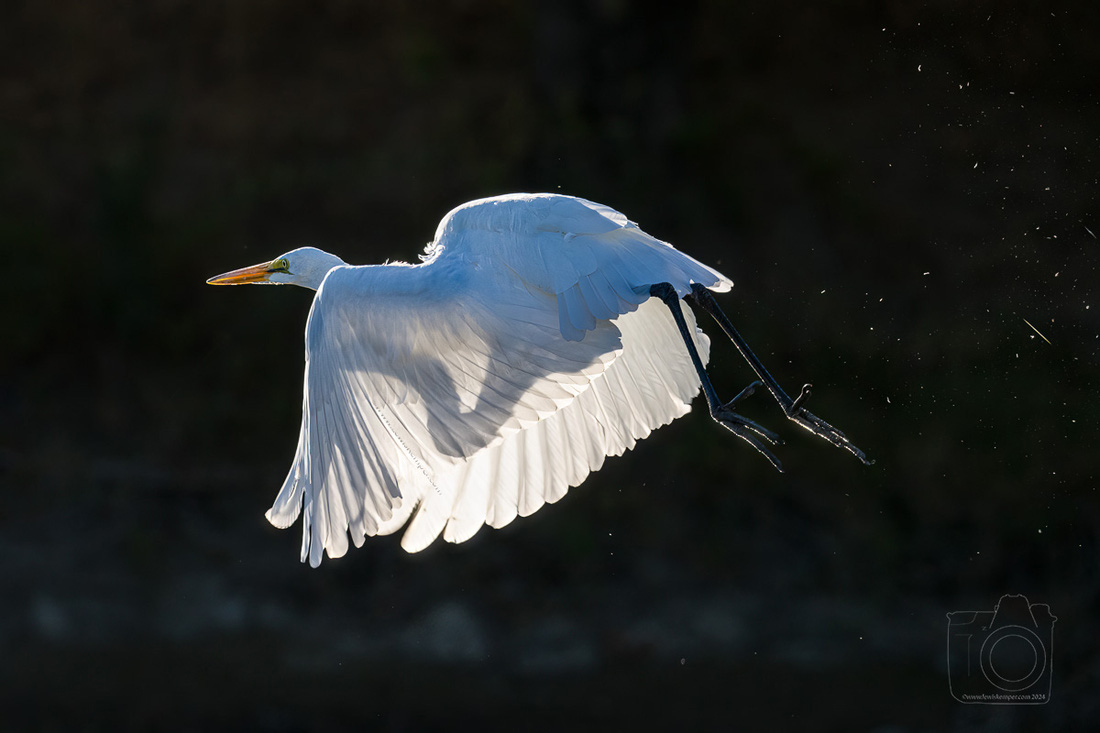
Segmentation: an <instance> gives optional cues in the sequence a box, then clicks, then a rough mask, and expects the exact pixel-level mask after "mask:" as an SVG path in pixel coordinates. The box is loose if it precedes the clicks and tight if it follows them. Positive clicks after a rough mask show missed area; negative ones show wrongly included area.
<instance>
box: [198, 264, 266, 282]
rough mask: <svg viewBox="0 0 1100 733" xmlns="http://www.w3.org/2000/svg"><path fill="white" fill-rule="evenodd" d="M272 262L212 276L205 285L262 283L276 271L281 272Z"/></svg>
mask: <svg viewBox="0 0 1100 733" xmlns="http://www.w3.org/2000/svg"><path fill="white" fill-rule="evenodd" d="M273 264H274V262H264V263H263V264H260V265H252V266H251V267H242V268H241V269H239V270H233V271H232V272H227V273H225V274H223V275H218V276H217V277H212V278H210V279H209V280H207V281H206V284H207V285H247V284H249V283H262V282H267V281H268V279H269V278H270V277H271V276H272V275H273V274H274V273H276V272H282V270H278V269H276V268H274V267H272V265H273Z"/></svg>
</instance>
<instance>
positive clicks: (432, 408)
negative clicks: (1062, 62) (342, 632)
mask: <svg viewBox="0 0 1100 733" xmlns="http://www.w3.org/2000/svg"><path fill="white" fill-rule="evenodd" d="M422 259H423V260H424V261H423V263H422V264H419V265H407V264H385V265H369V266H362V267H352V266H349V265H346V264H345V263H343V261H341V260H340V259H339V258H337V257H335V256H334V255H330V254H328V253H325V252H321V251H320V250H317V249H313V248H302V249H298V250H294V251H293V252H289V253H287V254H286V255H283V256H282V257H280V258H278V259H276V260H274V261H272V262H270V263H264V264H262V265H257V266H254V267H250V268H244V269H242V270H236V271H234V272H231V273H226V274H225V275H222V276H219V277H217V278H212V279H211V280H210V282H211V283H214V284H240V283H260V282H266V283H276V284H279V283H286V284H297V285H301V286H304V287H310V288H314V289H316V291H317V295H316V297H315V298H314V301H313V306H312V309H311V310H310V314H309V320H308V322H307V325H306V365H305V388H304V395H303V401H302V427H301V432H300V435H299V440H298V449H297V453H296V455H295V457H294V462H293V464H292V466H291V469H290V473H289V475H288V476H287V479H286V482H285V483H284V484H283V487H282V489H281V490H280V491H279V494H278V497H277V498H276V500H275V503H274V505H273V506H272V507H271V509H270V510H269V511H268V512H267V518H268V519H269V520H270V521H271V523H272V524H274V525H275V526H276V527H288V526H290V525H291V524H292V523H293V522H294V521H295V520H296V519H297V518H298V516H299V515H300V514H301V515H302V517H303V524H304V533H303V542H302V560H303V561H305V560H307V559H308V560H309V562H310V564H311V565H313V566H317V565H318V564H320V562H321V559H322V554H323V553H324V552H327V553H328V555H329V557H331V558H336V557H340V556H342V555H343V554H344V553H345V552H347V549H348V539H349V536H350V539H351V542H352V543H353V544H355V545H356V546H357V547H358V546H361V545H362V544H363V541H364V539H365V538H366V537H367V536H368V535H377V534H388V533H391V532H395V531H397V530H398V529H400V528H401V527H403V526H405V525H406V523H407V524H408V527H407V529H406V530H405V534H404V537H403V538H402V541H401V544H402V547H404V548H405V549H406V550H408V551H409V552H416V551H419V550H422V549H424V548H425V547H427V546H428V545H429V544H430V543H431V542H432V541H433V540H435V539H436V538H437V537H439V536H440V535H441V534H442V536H443V538H444V539H446V540H448V541H450V542H463V541H465V540H467V539H469V538H470V537H471V536H473V534H474V533H475V532H477V530H478V529H480V528H481V526H482V525H484V524H489V525H491V526H493V527H503V526H504V525H506V524H508V523H509V522H511V521H512V520H513V519H515V518H516V517H517V516H527V515H529V514H531V513H532V512H534V511H537V510H538V509H539V508H540V507H541V506H542V505H543V504H546V503H553V502H555V501H557V500H559V499H560V498H561V497H562V496H564V495H565V493H566V491H567V490H568V489H569V487H571V486H577V485H578V484H580V483H581V482H582V481H584V479H585V478H586V477H587V476H588V474H589V473H590V472H592V471H596V470H598V469H599V468H600V467H601V466H602V465H603V461H604V459H605V457H607V456H616V455H620V454H622V453H623V452H624V451H626V450H627V449H629V448H632V447H634V445H635V443H636V442H637V441H638V440H641V439H642V438H644V437H646V436H647V435H649V433H650V432H651V431H652V430H654V429H655V428H657V427H660V426H661V425H664V424H666V423H668V422H670V421H672V420H674V419H675V418H677V417H679V416H681V415H683V414H685V413H686V412H688V411H689V410H690V402H691V400H692V398H693V397H694V396H695V395H696V394H697V393H698V391H699V387H700V372H699V371H697V369H696V367H695V366H694V365H693V363H692V360H691V357H690V355H689V353H688V350H687V349H686V348H685V344H684V341H683V340H682V336H681V332H680V330H678V327H677V324H676V321H675V320H674V319H673V317H672V311H671V310H670V309H669V307H666V303H665V302H662V301H661V300H660V299H658V298H652V299H651V298H650V288H651V286H653V285H655V284H658V283H669V284H670V285H671V286H672V287H673V288H674V289H675V291H676V295H678V296H680V297H683V296H685V295H687V294H689V293H691V287H692V285H693V284H699V285H701V286H703V287H705V288H708V289H710V290H715V291H725V290H729V289H730V287H731V285H732V284H731V282H730V281H729V280H728V279H727V278H726V277H725V276H723V275H722V274H720V273H718V272H716V271H715V270H713V269H711V268H710V267H707V266H706V265H703V264H701V263H699V262H697V261H696V260H694V259H692V258H691V257H689V256H687V255H685V254H683V253H681V252H679V251H677V250H676V249H674V248H673V247H672V246H670V245H668V244H666V243H664V242H661V241H659V240H657V239H654V238H653V237H651V236H649V235H648V234H646V233H645V232H643V231H642V230H641V229H639V228H638V227H637V225H635V224H634V223H633V222H630V221H628V220H627V219H626V217H624V216H623V215H622V214H620V213H619V212H617V211H614V210H613V209H610V208H608V207H606V206H602V205H600V204H595V203H592V202H590V201H585V200H583V199H579V198H573V197H571V196H561V195H554V194H512V195H508V196H498V197H494V198H488V199H482V200H479V201H473V202H470V203H468V204H464V205H463V206H460V207H458V208H457V209H455V210H453V211H451V212H450V213H449V214H447V216H446V217H444V218H443V220H442V222H440V224H439V228H438V229H437V231H436V234H435V238H434V240H433V241H432V242H431V243H430V244H429V245H428V249H427V254H426V255H425V256H424V257H423V258H422ZM677 307H679V308H680V309H682V312H683V315H684V318H685V319H686V324H687V328H688V331H687V332H689V333H691V334H693V338H694V344H695V347H696V348H697V349H698V353H699V356H700V358H701V361H702V363H703V364H705V363H706V361H707V356H708V353H709V340H708V339H707V337H706V335H705V334H703V332H702V331H700V330H699V329H698V328H697V327H696V325H695V319H694V316H693V315H692V312H691V309H690V308H688V307H686V305H683V304H682V301H677ZM700 370H701V367H700ZM712 410H713V407H712ZM746 422H747V421H746ZM749 425H750V426H753V427H752V429H753V430H755V431H756V432H757V433H760V430H762V429H758V426H755V424H753V423H749ZM731 429H732V428H731ZM769 439H770V438H769ZM762 452H763V451H762Z"/></svg>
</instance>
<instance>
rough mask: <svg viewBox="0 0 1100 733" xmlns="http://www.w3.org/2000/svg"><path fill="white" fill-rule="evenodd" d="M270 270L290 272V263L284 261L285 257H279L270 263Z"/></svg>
mask: <svg viewBox="0 0 1100 733" xmlns="http://www.w3.org/2000/svg"><path fill="white" fill-rule="evenodd" d="M271 269H273V270H282V271H283V272H290V263H289V262H287V261H286V257H280V258H279V259H277V260H275V261H274V262H272V263H271Z"/></svg>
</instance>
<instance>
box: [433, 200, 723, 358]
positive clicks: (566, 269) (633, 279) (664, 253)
mask: <svg viewBox="0 0 1100 733" xmlns="http://www.w3.org/2000/svg"><path fill="white" fill-rule="evenodd" d="M448 250H457V251H459V252H461V253H463V254H464V255H466V256H468V257H473V258H493V259H495V260H497V261H499V262H500V264H503V265H504V266H506V267H508V268H509V269H511V270H512V271H514V272H515V273H516V274H517V275H518V276H519V277H520V278H522V279H523V280H524V282H526V283H528V284H530V285H531V286H533V287H537V288H540V289H542V290H544V291H546V292H548V293H551V294H552V295H554V296H555V297H556V299H557V309H558V316H559V324H560V328H561V334H562V336H563V337H565V338H566V339H567V340H570V341H579V340H581V339H583V338H584V335H585V333H586V332H587V331H591V330H593V329H594V328H595V327H596V324H597V323H598V322H599V321H601V320H604V319H610V318H614V317H615V316H617V315H620V314H622V313H629V312H630V311H633V310H634V309H635V308H637V307H638V305H639V304H641V303H642V302H643V301H645V300H646V299H647V298H649V287H650V286H651V285H653V284H655V283H663V282H667V283H670V284H671V285H672V286H673V287H674V288H675V289H676V292H677V294H679V296H680V297H681V298H682V297H683V296H685V295H687V294H688V293H689V292H690V291H691V285H692V284H693V283H699V284H701V285H703V286H704V287H707V288H710V289H711V290H714V291H717V292H725V291H727V290H729V289H730V288H731V287H732V286H733V283H732V282H731V281H730V280H729V278H727V277H726V276H725V275H723V274H722V273H720V272H718V271H717V270H714V269H713V268H710V267H708V266H706V265H704V264H703V263H701V262H699V261H697V260H695V259H693V258H692V257H689V256H688V255H686V254H684V253H683V252H680V251H678V250H677V249H675V248H674V247H672V245H670V244H668V243H666V242H662V241H661V240H659V239H656V238H654V237H652V236H650V235H649V234H646V233H645V232H644V231H642V230H641V229H640V228H638V225H637V224H635V223H634V222H632V221H630V220H629V219H627V218H626V217H625V216H623V215H622V214H620V213H619V212H618V211H615V210H614V209H612V208H610V207H608V206H604V205H603V204H597V203H594V202H592V201H586V200H585V199H580V198H576V197H573V196H562V195H558V194H545V193H541V194H509V195H507V196H496V197H494V198H489V199H481V200H478V201H471V202H470V203H468V204H464V205H462V206H460V207H458V208H457V209H455V210H454V211H452V212H450V213H449V214H447V216H446V217H444V218H443V221H441V222H440V224H439V228H438V230H437V231H436V236H435V240H434V241H433V242H432V244H431V245H429V255H435V254H436V253H438V252H440V251H442V253H443V254H444V255H446V254H447V252H448ZM452 255H453V253H452Z"/></svg>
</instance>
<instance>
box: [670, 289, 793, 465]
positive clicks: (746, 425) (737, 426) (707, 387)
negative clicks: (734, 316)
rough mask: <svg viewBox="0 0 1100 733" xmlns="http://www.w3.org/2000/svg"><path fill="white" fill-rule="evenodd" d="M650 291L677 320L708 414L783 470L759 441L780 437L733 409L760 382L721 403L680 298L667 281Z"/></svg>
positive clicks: (779, 442)
mask: <svg viewBox="0 0 1100 733" xmlns="http://www.w3.org/2000/svg"><path fill="white" fill-rule="evenodd" d="M649 293H650V295H654V296H656V297H658V298H660V299H661V300H663V301H664V302H665V305H667V306H668V309H669V310H670V311H672V318H673V319H674V320H675V321H676V326H677V328H679V329H680V335H681V336H682V337H683V339H684V345H685V346H687V350H688V354H689V355H690V356H691V363H692V364H694V365H695V371H696V372H698V373H699V381H701V382H702V384H703V393H704V394H705V395H706V396H707V404H708V405H709V406H710V416H711V417H712V418H714V420H715V422H717V423H718V424H719V425H722V426H723V427H725V428H727V429H728V430H729V431H730V432H732V433H733V434H734V435H736V436H737V437H738V438H741V439H742V440H744V441H745V442H746V443H748V444H749V445H751V446H752V447H753V448H755V449H756V450H758V451H759V452H760V453H761V455H763V456H764V457H765V458H767V459H768V461H769V462H770V463H771V464H772V465H773V466H775V467H776V469H777V470H779V471H782V470H783V465H782V464H781V463H780V462H779V459H778V458H776V457H775V454H773V453H772V452H771V451H770V450H768V448H767V446H765V445H764V443H763V442H761V438H763V440H765V441H767V442H768V443H770V444H771V445H782V444H783V441H782V440H780V438H779V436H778V435H776V434H775V433H773V432H772V431H770V430H768V429H767V428H764V427H761V426H760V425H757V424H756V423H754V422H753V421H752V420H749V419H748V418H746V417H743V416H741V415H738V414H737V413H736V412H734V410H733V407H734V405H736V404H737V402H738V401H740V400H742V399H744V398H745V397H748V396H749V395H751V394H752V393H753V391H754V390H755V389H756V387H758V386H759V385H760V382H753V383H752V384H750V385H749V386H748V387H745V389H743V390H741V392H740V393H739V394H738V395H737V396H736V397H734V398H733V399H732V400H730V401H729V402H727V403H725V404H722V403H721V402H720V401H719V399H718V394H717V392H715V391H714V385H713V384H711V382H710V377H709V376H708V375H707V370H706V368H705V367H704V366H703V360H702V359H700V358H699V350H698V349H696V348H695V339H694V338H693V337H692V334H691V332H690V331H689V330H688V326H687V321H686V320H685V319H684V313H683V311H682V310H680V297H679V296H678V295H676V290H675V289H674V288H673V287H672V286H671V285H669V284H668V283H658V284H657V285H654V286H652V287H651V288H650V289H649Z"/></svg>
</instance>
